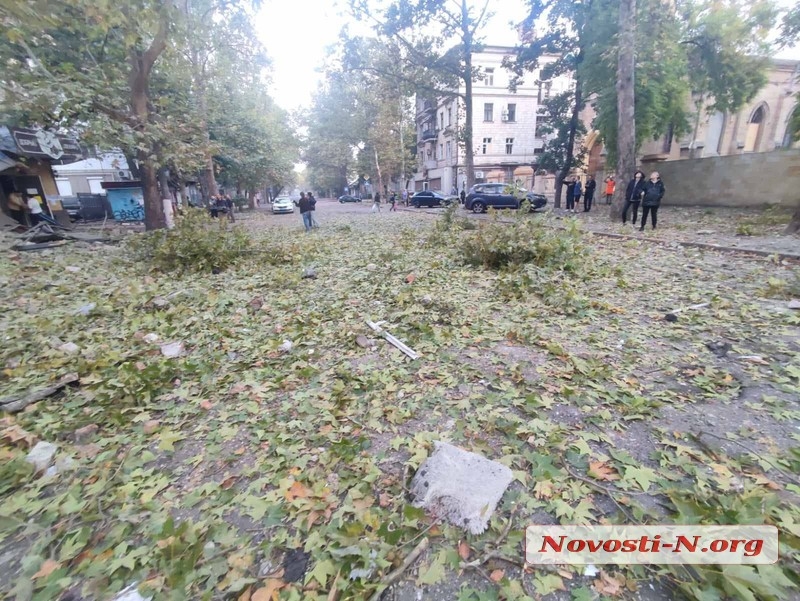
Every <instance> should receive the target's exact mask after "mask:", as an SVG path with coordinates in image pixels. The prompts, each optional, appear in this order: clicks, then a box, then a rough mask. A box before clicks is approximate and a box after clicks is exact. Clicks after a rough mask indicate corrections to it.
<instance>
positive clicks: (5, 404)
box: [0, 374, 79, 413]
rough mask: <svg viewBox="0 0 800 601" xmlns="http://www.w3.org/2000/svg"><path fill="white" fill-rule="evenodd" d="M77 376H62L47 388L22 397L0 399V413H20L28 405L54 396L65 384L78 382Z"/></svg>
mask: <svg viewBox="0 0 800 601" xmlns="http://www.w3.org/2000/svg"><path fill="white" fill-rule="evenodd" d="M78 379H79V378H78V374H67V375H66V376H63V377H62V378H61V379H60V380H59V381H58V382H56V383H55V384H53V385H52V386H48V387H47V388H40V389H39V390H34V391H33V392H29V393H27V394H25V395H22V396H16V395H15V396H6V397H2V398H0V411H7V412H8V413H16V412H17V411H22V410H23V409H25V407H27V406H28V405H30V404H32V403H35V402H36V401H41V400H42V399H44V398H47V397H49V396H50V395H52V394H55V393H56V392H58V391H59V390H61V389H62V388H64V386H66V385H67V384H73V383H75V382H78Z"/></svg>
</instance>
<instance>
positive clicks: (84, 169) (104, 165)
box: [53, 152, 133, 196]
mask: <svg viewBox="0 0 800 601" xmlns="http://www.w3.org/2000/svg"><path fill="white" fill-rule="evenodd" d="M53 171H54V172H55V177H56V185H57V186H58V193H59V194H60V195H61V196H77V195H78V194H105V193H106V191H105V190H104V189H103V187H102V186H101V185H100V184H101V183H102V182H120V181H128V180H132V179H133V177H131V172H130V170H129V169H128V162H127V161H126V160H125V155H123V154H122V153H121V152H108V153H103V154H100V155H98V157H97V158H92V159H85V160H83V161H78V162H76V163H71V164H69V165H59V166H57V167H53Z"/></svg>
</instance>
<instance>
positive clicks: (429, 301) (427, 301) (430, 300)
mask: <svg viewBox="0 0 800 601" xmlns="http://www.w3.org/2000/svg"><path fill="white" fill-rule="evenodd" d="M420 302H421V303H422V304H423V305H425V306H426V307H427V306H428V305H430V304H432V303H433V298H432V297H431V296H430V295H429V294H426V295H425V296H423V297H422V300H421V301H420Z"/></svg>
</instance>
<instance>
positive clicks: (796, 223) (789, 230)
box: [783, 204, 800, 234]
mask: <svg viewBox="0 0 800 601" xmlns="http://www.w3.org/2000/svg"><path fill="white" fill-rule="evenodd" d="M783 233H784V234H797V233H800V204H798V205H797V208H796V209H795V210H794V215H792V220H791V221H790V222H789V225H787V226H786V229H785V230H783Z"/></svg>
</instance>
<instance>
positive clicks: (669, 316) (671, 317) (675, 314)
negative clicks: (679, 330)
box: [664, 303, 711, 322]
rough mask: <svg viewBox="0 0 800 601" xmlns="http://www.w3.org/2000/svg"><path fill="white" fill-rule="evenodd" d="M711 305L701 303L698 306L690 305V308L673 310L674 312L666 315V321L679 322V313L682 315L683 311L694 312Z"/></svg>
mask: <svg viewBox="0 0 800 601" xmlns="http://www.w3.org/2000/svg"><path fill="white" fill-rule="evenodd" d="M710 304H711V303H699V304H697V305H689V306H688V307H681V308H680V309H673V310H672V311H670V312H669V313H667V314H666V315H664V319H666V320H667V321H672V322H675V321H678V313H681V312H683V311H693V310H694V309H702V308H703V307H707V306H708V305H710Z"/></svg>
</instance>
